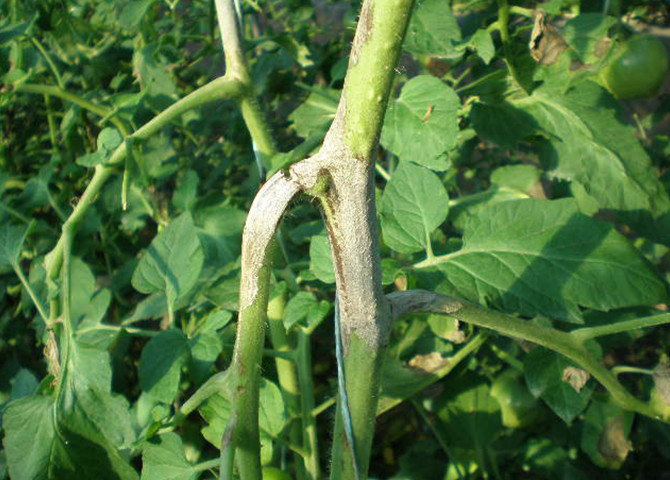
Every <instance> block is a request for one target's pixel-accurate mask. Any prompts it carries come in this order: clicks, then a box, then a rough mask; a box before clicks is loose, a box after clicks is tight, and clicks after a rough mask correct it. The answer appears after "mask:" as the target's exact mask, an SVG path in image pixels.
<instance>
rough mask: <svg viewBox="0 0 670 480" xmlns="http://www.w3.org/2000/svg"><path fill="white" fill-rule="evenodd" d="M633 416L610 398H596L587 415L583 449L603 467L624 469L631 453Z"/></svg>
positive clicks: (583, 429) (583, 430) (582, 442)
mask: <svg viewBox="0 0 670 480" xmlns="http://www.w3.org/2000/svg"><path fill="white" fill-rule="evenodd" d="M632 424H633V413H632V412H627V411H625V410H623V409H622V408H621V407H619V406H618V405H616V404H614V403H613V402H612V401H610V400H609V399H608V398H605V399H595V400H594V401H593V402H591V405H589V408H588V410H586V413H585V414H584V426H583V428H582V438H581V447H582V450H583V451H584V452H586V453H587V454H588V456H589V457H591V460H592V461H593V463H595V464H596V465H598V466H599V467H605V468H612V469H618V468H621V466H622V464H623V462H624V461H625V460H626V457H627V456H628V453H629V452H630V450H631V447H632V446H631V444H630V442H629V441H628V436H629V434H630V430H631V426H632Z"/></svg>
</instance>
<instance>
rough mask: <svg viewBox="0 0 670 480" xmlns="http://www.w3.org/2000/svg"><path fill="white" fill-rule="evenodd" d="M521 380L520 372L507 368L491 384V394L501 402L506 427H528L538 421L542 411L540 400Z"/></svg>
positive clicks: (503, 421)
mask: <svg viewBox="0 0 670 480" xmlns="http://www.w3.org/2000/svg"><path fill="white" fill-rule="evenodd" d="M521 380H522V379H521V373H520V372H518V371H516V370H506V371H504V372H503V373H501V374H500V375H498V377H497V378H496V379H495V380H494V381H493V385H492V386H491V395H492V396H493V398H495V399H496V400H498V403H499V404H500V411H501V413H502V423H503V425H505V426H506V427H510V428H520V427H526V426H528V425H530V424H531V423H533V422H534V421H536V420H537V419H538V418H539V417H540V414H541V412H542V411H541V410H540V405H539V403H538V401H537V400H536V399H535V397H533V396H532V395H531V394H530V392H529V391H528V389H527V388H526V386H525V385H524V384H523V383H521Z"/></svg>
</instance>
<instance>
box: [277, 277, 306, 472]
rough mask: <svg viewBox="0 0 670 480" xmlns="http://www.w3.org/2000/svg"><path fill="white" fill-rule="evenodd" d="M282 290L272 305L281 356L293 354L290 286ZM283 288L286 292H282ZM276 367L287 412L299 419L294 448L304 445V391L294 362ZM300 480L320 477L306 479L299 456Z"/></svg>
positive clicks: (291, 437) (279, 361) (292, 438)
mask: <svg viewBox="0 0 670 480" xmlns="http://www.w3.org/2000/svg"><path fill="white" fill-rule="evenodd" d="M280 285H281V287H280V286H278V288H281V291H279V292H276V295H275V296H274V297H273V298H272V299H271V300H270V302H269V304H268V327H269V333H270V339H271V341H272V346H273V347H274V349H275V350H277V351H280V352H290V351H291V342H290V340H289V336H288V335H287V333H286V329H285V328H284V322H283V318H284V308H285V307H286V284H285V283H281V284H280ZM282 287H283V288H282ZM275 366H276V368H277V378H278V380H279V386H280V387H281V391H282V397H283V398H284V403H285V405H286V412H287V414H288V416H289V418H296V420H295V421H294V422H293V423H292V425H291V428H290V430H289V440H290V442H291V443H292V444H294V445H302V432H303V427H302V421H301V419H300V412H301V410H300V395H301V389H300V384H299V383H298V373H297V368H296V365H295V363H294V362H292V361H290V360H286V359H283V358H279V357H275ZM305 393H307V392H305ZM294 460H295V466H296V477H297V478H298V480H303V479H304V478H310V480H316V479H317V478H318V475H317V476H311V477H306V476H305V462H304V461H303V458H302V456H300V455H295V456H294Z"/></svg>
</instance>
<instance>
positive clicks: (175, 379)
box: [139, 329, 190, 404]
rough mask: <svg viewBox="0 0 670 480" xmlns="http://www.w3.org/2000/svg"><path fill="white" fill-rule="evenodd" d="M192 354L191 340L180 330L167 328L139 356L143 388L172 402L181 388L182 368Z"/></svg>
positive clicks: (158, 398)
mask: <svg viewBox="0 0 670 480" xmlns="http://www.w3.org/2000/svg"><path fill="white" fill-rule="evenodd" d="M189 354H190V349H189V342H188V339H187V338H186V335H184V333H183V332H182V331H181V330H177V329H170V330H165V331H163V332H161V333H159V334H158V335H157V336H155V337H153V338H152V339H151V340H149V343H147V344H146V346H145V347H144V348H143V349H142V356H141V357H140V366H139V376H140V387H141V388H142V391H144V392H147V394H149V395H150V396H151V398H153V399H155V400H158V401H160V402H163V403H167V404H169V403H171V402H172V401H173V400H174V399H175V397H176V396H177V392H178V391H179V379H180V378H181V369H182V367H183V366H184V365H185V364H186V362H187V361H188V358H189Z"/></svg>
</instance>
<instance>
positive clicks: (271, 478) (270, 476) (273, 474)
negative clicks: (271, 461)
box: [263, 467, 292, 480]
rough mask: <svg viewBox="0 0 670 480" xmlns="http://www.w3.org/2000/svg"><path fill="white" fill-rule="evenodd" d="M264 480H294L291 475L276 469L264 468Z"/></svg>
mask: <svg viewBox="0 0 670 480" xmlns="http://www.w3.org/2000/svg"><path fill="white" fill-rule="evenodd" d="M263 480H292V479H291V475H289V474H288V473H286V472H284V471H282V470H280V469H278V468H274V467H263Z"/></svg>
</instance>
